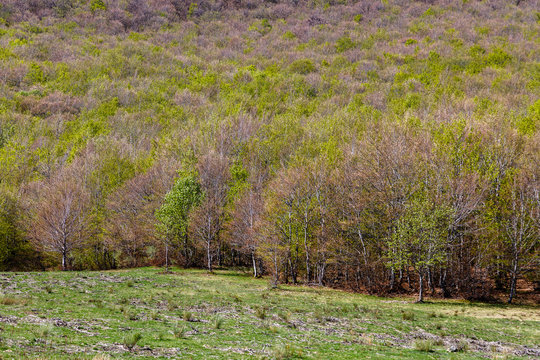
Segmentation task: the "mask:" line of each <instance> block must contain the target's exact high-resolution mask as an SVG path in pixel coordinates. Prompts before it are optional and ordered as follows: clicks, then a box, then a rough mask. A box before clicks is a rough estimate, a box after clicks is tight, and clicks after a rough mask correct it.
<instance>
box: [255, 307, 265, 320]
mask: <svg viewBox="0 0 540 360" xmlns="http://www.w3.org/2000/svg"><path fill="white" fill-rule="evenodd" d="M255 316H257V317H258V318H259V319H261V320H264V319H266V310H265V309H264V308H263V307H258V308H256V309H255Z"/></svg>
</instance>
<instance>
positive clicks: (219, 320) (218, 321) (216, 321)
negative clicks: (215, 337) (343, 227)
mask: <svg viewBox="0 0 540 360" xmlns="http://www.w3.org/2000/svg"><path fill="white" fill-rule="evenodd" d="M222 326H223V319H222V318H216V319H214V329H216V330H218V329H221V327H222Z"/></svg>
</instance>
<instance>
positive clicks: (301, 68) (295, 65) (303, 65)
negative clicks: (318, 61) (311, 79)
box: [290, 59, 316, 75]
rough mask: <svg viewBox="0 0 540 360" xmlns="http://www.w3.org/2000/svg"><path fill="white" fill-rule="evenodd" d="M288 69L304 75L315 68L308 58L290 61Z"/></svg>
mask: <svg viewBox="0 0 540 360" xmlns="http://www.w3.org/2000/svg"><path fill="white" fill-rule="evenodd" d="M290 70H291V71H292V72H294V73H297V74H302V75H306V74H309V73H312V72H314V71H316V68H315V65H314V64H313V62H312V61H311V60H310V59H298V60H295V61H293V62H292V63H291V66H290Z"/></svg>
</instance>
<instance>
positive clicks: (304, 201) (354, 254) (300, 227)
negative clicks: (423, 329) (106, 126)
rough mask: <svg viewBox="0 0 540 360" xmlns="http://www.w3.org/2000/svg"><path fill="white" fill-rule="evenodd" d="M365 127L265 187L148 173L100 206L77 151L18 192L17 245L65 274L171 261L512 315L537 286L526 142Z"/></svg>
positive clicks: (214, 171)
mask: <svg viewBox="0 0 540 360" xmlns="http://www.w3.org/2000/svg"><path fill="white" fill-rule="evenodd" d="M371 126H372V127H371V128H369V129H366V131H365V133H364V135H363V137H362V138H361V139H358V140H355V141H354V142H352V143H351V144H349V145H343V146H336V147H334V148H333V149H330V150H328V151H327V152H326V153H323V154H320V155H319V156H316V157H315V158H302V159H300V158H299V159H294V160H291V163H290V166H287V167H283V168H281V169H279V170H277V171H273V170H272V166H270V165H269V164H265V162H264V161H261V158H260V154H257V153H256V152H254V151H247V152H246V153H245V154H246V155H243V156H241V157H238V156H236V158H235V156H234V153H232V152H231V151H224V152H223V151H222V152H219V151H217V150H214V149H210V150H208V151H207V152H206V153H204V154H201V155H200V156H199V157H195V159H196V160H195V162H194V163H193V165H190V166H187V165H186V164H180V163H178V162H176V161H161V162H159V161H158V162H155V163H154V164H153V165H151V166H150V167H149V168H148V169H146V170H145V171H142V172H141V173H140V174H139V175H136V176H135V177H133V178H131V179H129V180H127V181H126V182H125V183H124V184H123V185H122V186H120V187H118V188H117V190H116V191H114V192H113V193H111V194H110V195H108V196H106V197H104V196H103V195H102V194H101V193H100V191H102V186H100V185H99V184H95V183H93V182H92V180H91V176H90V174H92V173H93V172H95V168H94V167H95V166H96V164H95V163H94V164H93V162H95V161H94V160H93V159H94V158H93V156H92V155H91V153H89V150H87V152H86V153H85V154H83V156H79V157H77V158H76V159H75V160H74V161H72V162H71V163H69V164H66V166H65V167H64V168H63V170H62V171H60V172H58V173H57V174H56V175H54V176H52V177H51V178H49V179H47V180H43V181H38V182H34V183H32V186H31V187H29V188H28V189H26V194H25V195H24V196H23V198H24V199H26V204H27V206H28V207H27V210H26V211H28V214H30V219H32V221H30V222H28V226H27V231H26V236H27V237H28V238H29V239H31V241H32V244H33V245H34V248H35V249H38V250H40V251H42V252H43V253H51V252H52V253H56V254H58V258H60V259H61V266H62V269H64V270H65V269H69V268H114V267H119V266H128V267H134V266H141V265H147V264H163V263H164V264H165V266H166V270H167V271H168V267H169V264H170V263H171V259H172V262H174V263H176V264H178V265H181V266H185V267H191V266H201V267H202V266H204V267H206V268H207V269H208V270H209V271H212V270H213V268H214V267H215V266H216V265H218V266H224V265H228V266H250V267H252V269H253V275H254V276H261V275H262V274H265V273H266V274H269V275H271V278H272V283H273V285H274V286H276V285H277V284H278V283H279V282H285V283H288V282H292V283H294V284H296V283H299V282H302V283H307V284H318V285H325V284H326V285H331V286H340V287H348V288H353V289H355V290H365V291H368V292H372V293H381V292H388V291H404V290H407V289H408V290H411V289H417V290H418V292H419V300H420V301H421V300H422V299H423V296H424V294H425V292H426V291H431V293H433V294H435V293H437V292H440V293H441V294H442V295H443V296H453V295H464V296H467V297H471V298H472V297H477V298H486V297H488V296H489V294H490V290H491V289H492V288H499V289H503V288H506V289H507V290H508V293H509V297H508V301H512V299H513V298H514V296H515V293H516V287H517V282H518V280H519V279H528V281H529V282H532V283H533V284H536V286H538V276H539V266H538V265H539V264H538V261H539V250H540V247H539V238H540V149H539V144H540V141H539V138H538V135H536V136H532V137H530V136H522V135H519V134H518V133H517V132H515V131H513V130H511V129H510V128H506V130H505V131H504V132H499V131H500V129H499V130H497V133H496V132H495V131H493V130H489V129H473V128H470V127H467V126H454V127H446V126H445V127H442V126H441V127H440V128H439V129H435V130H433V131H426V130H421V129H417V128H414V127H410V126H408V125H403V126H402V125H396V124H395V123H384V122H378V123H375V124H374V125H371ZM230 149H232V147H231V148H230ZM222 150H223V149H222ZM247 154H249V155H247ZM179 170H180V171H179ZM104 198H105V200H103V199H104ZM29 204H34V205H33V206H30V205H29ZM100 207H103V210H102V211H99V208H100ZM22 210H23V211H24V210H25V209H24V206H23V209H22ZM100 216H101V217H102V219H99V217H100Z"/></svg>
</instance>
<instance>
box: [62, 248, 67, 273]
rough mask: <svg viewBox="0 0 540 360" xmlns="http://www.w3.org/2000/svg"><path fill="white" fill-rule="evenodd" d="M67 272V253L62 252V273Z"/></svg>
mask: <svg viewBox="0 0 540 360" xmlns="http://www.w3.org/2000/svg"><path fill="white" fill-rule="evenodd" d="M66 270H67V252H66V250H62V271H66Z"/></svg>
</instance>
